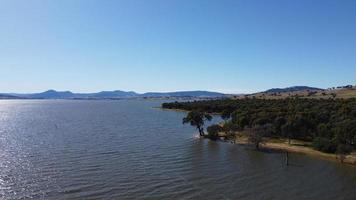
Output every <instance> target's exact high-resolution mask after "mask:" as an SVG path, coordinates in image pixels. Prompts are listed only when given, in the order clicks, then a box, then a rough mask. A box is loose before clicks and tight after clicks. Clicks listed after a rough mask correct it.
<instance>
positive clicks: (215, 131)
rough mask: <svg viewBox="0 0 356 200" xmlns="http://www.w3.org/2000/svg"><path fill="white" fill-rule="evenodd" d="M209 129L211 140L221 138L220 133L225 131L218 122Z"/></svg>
mask: <svg viewBox="0 0 356 200" xmlns="http://www.w3.org/2000/svg"><path fill="white" fill-rule="evenodd" d="M207 131H208V136H207V137H208V138H210V139H211V140H217V139H218V138H219V133H220V132H222V131H223V128H222V127H221V126H220V125H218V124H214V125H211V126H209V127H208V128H207Z"/></svg>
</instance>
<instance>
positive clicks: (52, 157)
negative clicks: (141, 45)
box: [0, 100, 356, 200]
mask: <svg viewBox="0 0 356 200" xmlns="http://www.w3.org/2000/svg"><path fill="white" fill-rule="evenodd" d="M160 103H162V102H161V101H145V100H125V101H124V100H122V101H69V100H51V101H45V100H39V101H34V100H29V101H27V100H26V101H25V100H3V101H0V199H31V198H33V199H298V200H299V199H323V200H324V199H350V200H354V199H356V189H355V188H356V167H353V166H347V165H340V164H338V163H336V162H330V161H325V160H320V159H315V158H312V157H309V156H304V155H296V154H292V156H291V163H292V166H288V167H287V166H285V165H284V156H283V155H282V154H279V153H262V152H256V151H253V150H251V149H248V148H245V147H241V146H238V145H233V144H229V143H222V142H211V141H208V140H203V139H199V138H197V137H195V136H194V135H195V132H196V130H195V129H194V128H192V127H190V126H183V125H182V124H181V121H182V117H183V116H184V113H181V112H174V111H164V110H160V109H155V108H153V107H155V106H159V105H160Z"/></svg>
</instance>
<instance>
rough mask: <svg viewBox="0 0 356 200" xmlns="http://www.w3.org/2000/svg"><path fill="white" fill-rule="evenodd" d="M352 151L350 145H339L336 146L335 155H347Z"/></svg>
mask: <svg viewBox="0 0 356 200" xmlns="http://www.w3.org/2000/svg"><path fill="white" fill-rule="evenodd" d="M352 150H353V147H352V146H351V145H347V144H339V145H337V151H336V152H337V153H338V154H349V153H351V152H352Z"/></svg>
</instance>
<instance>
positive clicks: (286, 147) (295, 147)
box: [235, 135, 356, 167]
mask: <svg viewBox="0 0 356 200" xmlns="http://www.w3.org/2000/svg"><path fill="white" fill-rule="evenodd" d="M235 144H237V145H248V144H249V142H248V141H247V138H246V137H245V136H241V135H239V136H237V139H235ZM308 145H309V144H308V143H306V142H303V141H300V140H292V142H291V144H288V141H287V140H285V139H271V138H268V139H266V141H265V142H264V143H261V145H260V148H261V149H268V150H278V151H288V152H290V153H298V154H304V155H308V156H312V157H315V158H319V159H326V160H330V161H334V162H339V163H340V164H348V165H352V166H355V167H356V152H352V153H351V154H349V155H344V156H340V155H337V154H332V153H324V152H321V151H318V150H315V149H313V148H312V147H310V146H308ZM341 158H343V160H341Z"/></svg>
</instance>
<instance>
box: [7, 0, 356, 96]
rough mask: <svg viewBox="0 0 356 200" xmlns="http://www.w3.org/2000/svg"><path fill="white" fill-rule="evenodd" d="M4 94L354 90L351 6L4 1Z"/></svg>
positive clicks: (344, 1)
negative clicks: (292, 88)
mask: <svg viewBox="0 0 356 200" xmlns="http://www.w3.org/2000/svg"><path fill="white" fill-rule="evenodd" d="M0 76H1V77H0V92H38V91H42V90H47V89H57V90H72V91H75V92H93V91H99V90H114V89H120V90H134V91H138V92H146V91H177V90H214V91H221V92H233V93H243V92H254V91H260V90H265V89H268V88H272V87H287V86H293V85H309V86H315V87H330V86H338V85H345V84H356V1H353V0H341V1H337V0H298V1H296V0H268V1H265V0H259V1H254V0H243V1H238V0H231V1H222V0H214V1H211V0H194V1H192V0H127V1H120V0H113V1H110V0H104V1H99V0H97V1H93V0H82V1H81V0H57V1H55V0H51V1H50V0H42V1H38V0H30V1H28V0H22V1H18V0H1V1H0Z"/></svg>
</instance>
